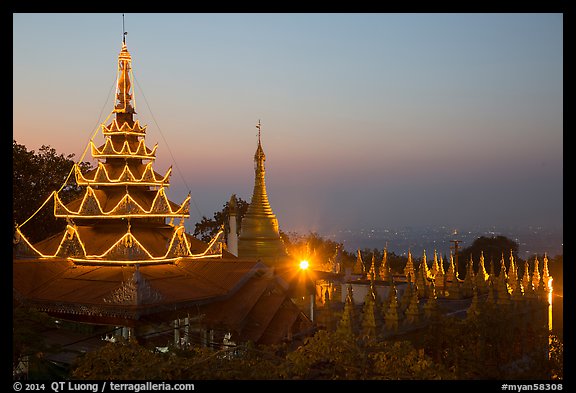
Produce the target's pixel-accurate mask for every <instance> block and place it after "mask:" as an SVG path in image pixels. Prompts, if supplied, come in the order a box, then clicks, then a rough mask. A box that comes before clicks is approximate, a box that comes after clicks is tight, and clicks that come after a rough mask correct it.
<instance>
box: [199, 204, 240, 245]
mask: <svg viewBox="0 0 576 393" xmlns="http://www.w3.org/2000/svg"><path fill="white" fill-rule="evenodd" d="M229 204H230V202H229V201H228V202H226V203H225V204H224V207H223V208H222V210H220V211H217V212H215V213H214V216H213V217H212V218H207V217H206V216H202V220H201V221H200V222H198V223H196V225H195V227H194V236H196V237H197V238H199V239H200V240H202V241H205V242H209V241H210V240H211V239H212V238H214V236H216V234H217V233H218V231H219V230H220V228H222V226H224V228H225V233H226V234H228V233H230V224H229V222H228V216H229V211H230V206H229ZM249 205H250V204H249V203H248V202H246V201H245V200H243V199H242V198H236V208H237V213H236V214H237V216H236V217H237V220H238V225H237V226H236V230H237V231H238V233H240V228H241V225H242V217H244V214H246V211H247V210H248V206H249Z"/></svg>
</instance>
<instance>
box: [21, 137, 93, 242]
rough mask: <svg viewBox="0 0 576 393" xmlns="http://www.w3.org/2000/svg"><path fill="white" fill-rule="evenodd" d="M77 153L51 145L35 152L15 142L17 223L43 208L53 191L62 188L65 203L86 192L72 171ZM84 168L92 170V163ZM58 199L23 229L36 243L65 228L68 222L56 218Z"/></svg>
mask: <svg viewBox="0 0 576 393" xmlns="http://www.w3.org/2000/svg"><path fill="white" fill-rule="evenodd" d="M73 158H74V154H69V155H67V156H65V155H64V154H58V153H57V152H56V150H55V149H54V148H52V147H50V146H47V145H42V147H41V148H40V149H39V150H38V152H35V151H34V150H28V149H27V148H26V146H24V145H20V144H18V143H17V142H16V141H15V140H14V141H13V149H12V195H13V197H12V212H13V213H12V214H13V220H14V224H15V225H16V224H17V225H21V224H23V223H24V222H26V220H28V219H29V218H30V217H32V216H33V215H34V213H35V212H36V211H37V210H38V209H39V208H40V207H42V204H43V203H44V202H45V201H46V199H47V198H48V197H49V196H50V194H51V193H52V192H53V191H58V190H60V188H61V187H62V186H63V185H64V184H65V186H64V187H63V188H62V189H61V190H60V192H59V194H58V195H59V196H60V198H61V199H62V201H63V202H64V203H66V202H69V201H71V200H73V199H74V198H76V197H79V196H80V195H81V194H82V188H80V187H79V186H78V185H77V184H76V181H75V178H74V176H73V175H72V176H70V177H69V175H70V172H71V170H72V167H73V165H74V163H75V161H74V160H73ZM79 165H80V168H81V170H82V171H83V172H84V171H87V170H89V169H91V167H92V166H91V164H90V163H89V162H82V163H80V164H79ZM53 207H54V202H53V200H52V201H49V202H48V203H47V204H46V205H44V207H43V208H42V209H40V210H39V211H38V213H37V214H36V215H34V216H33V217H32V218H31V219H30V221H29V222H28V223H27V224H26V226H25V228H23V229H22V231H23V233H24V234H25V235H26V237H27V238H28V239H29V240H30V241H32V242H33V243H34V242H36V241H39V240H43V239H45V238H46V237H48V236H50V235H53V234H55V233H57V232H59V231H61V230H63V229H64V227H65V225H66V222H65V221H64V220H63V219H56V218H55V217H54V211H53Z"/></svg>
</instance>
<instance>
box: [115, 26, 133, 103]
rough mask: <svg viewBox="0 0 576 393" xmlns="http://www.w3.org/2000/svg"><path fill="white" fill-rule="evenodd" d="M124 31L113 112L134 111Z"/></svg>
mask: <svg viewBox="0 0 576 393" xmlns="http://www.w3.org/2000/svg"><path fill="white" fill-rule="evenodd" d="M127 34H128V33H127V32H126V31H124V32H123V36H122V49H121V50H120V54H119V55H118V78H117V82H116V100H117V101H116V105H115V106H114V112H115V113H136V112H135V110H134V107H133V106H132V82H131V79H130V74H131V70H132V56H131V55H130V52H128V47H127V46H126V35H127Z"/></svg>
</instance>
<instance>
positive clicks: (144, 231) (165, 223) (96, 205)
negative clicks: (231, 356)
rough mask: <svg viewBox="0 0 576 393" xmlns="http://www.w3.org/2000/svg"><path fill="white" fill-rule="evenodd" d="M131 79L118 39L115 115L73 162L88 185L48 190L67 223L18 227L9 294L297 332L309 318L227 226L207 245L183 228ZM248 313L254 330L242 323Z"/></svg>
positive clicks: (43, 305) (263, 332) (48, 305)
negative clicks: (29, 234) (34, 233)
mask: <svg viewBox="0 0 576 393" xmlns="http://www.w3.org/2000/svg"><path fill="white" fill-rule="evenodd" d="M124 35H125V34H124ZM131 80H132V58H131V55H130V53H129V51H128V49H127V46H126V40H125V37H124V39H123V41H122V49H121V51H120V54H119V56H118V77H117V86H116V87H117V88H116V102H115V105H114V109H113V111H112V112H111V116H112V115H113V116H114V118H113V119H112V120H111V121H110V122H109V123H108V124H102V125H101V127H100V128H99V129H100V130H101V132H102V136H103V137H104V140H105V141H104V143H102V144H101V145H99V146H97V145H96V144H95V143H93V142H92V141H90V152H91V154H92V157H93V158H94V159H95V160H98V164H97V166H96V168H94V169H92V170H90V171H88V172H86V173H82V171H81V169H80V166H79V165H75V167H74V169H73V172H74V175H75V179H76V183H77V185H78V186H80V187H82V188H83V190H84V192H83V195H82V196H81V197H79V198H78V199H76V200H73V201H71V202H69V203H64V202H63V201H62V200H61V199H60V197H59V195H58V192H53V194H52V195H53V198H54V216H55V217H57V218H61V219H63V220H64V219H65V220H66V221H67V226H66V229H65V230H64V231H62V232H61V233H58V234H56V235H53V236H50V237H48V238H46V239H44V240H41V241H39V242H37V243H34V244H32V243H31V242H30V241H29V240H28V239H27V238H26V234H25V231H24V230H23V229H22V228H21V227H17V228H16V239H15V247H14V260H13V268H14V269H13V293H14V301H15V302H16V303H18V304H23V305H27V306H31V307H33V308H36V309H38V310H40V311H44V312H48V313H50V314H51V315H54V316H57V317H58V318H62V319H69V320H76V321H80V322H89V323H96V324H113V325H120V326H138V325H139V324H142V323H149V322H151V321H164V322H165V321H170V320H174V319H175V318H181V317H183V316H191V315H192V314H194V315H200V314H201V315H202V318H203V319H202V321H203V322H202V323H204V324H205V325H206V326H211V325H213V324H217V325H218V326H228V328H229V329H230V331H231V332H234V334H235V335H236V337H237V338H239V339H243V338H246V339H251V340H253V341H255V342H257V341H258V340H260V338H262V340H261V341H262V342H271V341H275V340H276V341H279V340H281V339H283V338H285V337H286V336H287V335H291V334H293V333H296V332H295V331H293V328H294V329H296V330H298V329H299V328H298V326H306V325H307V324H309V322H310V321H309V320H308V319H307V317H306V316H304V314H303V313H302V312H301V311H299V310H298V309H297V308H296V306H295V305H294V304H293V303H292V301H291V300H290V297H289V296H288V294H287V293H286V291H285V287H286V283H284V282H283V281H282V280H281V279H279V278H278V277H277V276H275V275H274V274H273V270H271V268H269V267H268V266H266V265H264V264H263V263H262V262H260V261H257V260H256V259H249V258H237V257H236V256H234V255H233V254H231V253H229V252H227V251H226V250H224V249H223V243H222V239H221V236H222V233H223V231H220V232H219V233H218V234H217V235H216V236H215V237H214V238H213V239H212V240H211V241H210V242H208V243H206V242H203V241H200V240H199V239H197V238H195V237H193V236H192V235H190V234H188V233H186V231H185V227H184V224H183V221H184V219H186V218H188V217H189V203H190V195H188V196H187V197H186V198H185V200H184V201H183V202H181V203H175V202H172V201H171V200H169V199H168V197H167V189H168V187H169V178H170V174H171V172H172V168H169V169H168V171H167V172H166V173H165V174H164V175H162V174H159V173H157V172H156V171H155V170H154V168H153V163H154V162H155V158H156V152H157V146H154V147H153V148H149V147H148V146H146V143H145V136H146V126H142V125H141V124H140V123H139V121H138V120H134V115H135V114H136V110H135V101H134V92H133V89H132V83H131ZM272 293H273V294H275V296H274V297H273V298H274V301H273V302H271V301H270V300H271V299H272V298H271V297H270V294H272ZM247 320H249V321H251V322H250V323H253V324H255V325H257V326H258V329H257V331H251V332H248V331H247V330H246V329H248V326H249V325H250V324H249V323H247V322H246V321H247ZM271 329H272V330H273V331H272V330H271ZM271 337H273V338H274V339H271Z"/></svg>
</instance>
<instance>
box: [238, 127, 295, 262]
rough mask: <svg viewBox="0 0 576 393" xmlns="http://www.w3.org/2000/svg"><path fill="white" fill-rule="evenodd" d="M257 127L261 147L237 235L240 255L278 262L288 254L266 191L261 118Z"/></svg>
mask: <svg viewBox="0 0 576 393" xmlns="http://www.w3.org/2000/svg"><path fill="white" fill-rule="evenodd" d="M256 128H257V129H258V146H257V148H256V153H255V154H254V172H255V178H254V191H253V193H252V200H251V202H250V205H249V206H248V210H247V211H246V214H245V215H244V218H243V219H242V222H241V232H240V236H239V237H238V256H240V257H256V258H262V259H264V261H265V262H268V263H275V262H276V261H277V258H278V257H283V256H286V255H287V253H286V249H285V246H284V242H283V241H282V239H281V238H280V232H279V227H278V220H277V219H276V216H275V215H274V212H273V211H272V208H271V207H270V202H269V201H268V194H267V192H266V178H265V174H266V171H265V167H264V162H265V161H266V155H265V154H264V149H262V139H261V129H262V124H261V122H260V120H258V123H257V124H256Z"/></svg>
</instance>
